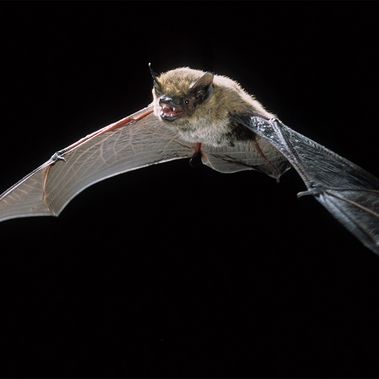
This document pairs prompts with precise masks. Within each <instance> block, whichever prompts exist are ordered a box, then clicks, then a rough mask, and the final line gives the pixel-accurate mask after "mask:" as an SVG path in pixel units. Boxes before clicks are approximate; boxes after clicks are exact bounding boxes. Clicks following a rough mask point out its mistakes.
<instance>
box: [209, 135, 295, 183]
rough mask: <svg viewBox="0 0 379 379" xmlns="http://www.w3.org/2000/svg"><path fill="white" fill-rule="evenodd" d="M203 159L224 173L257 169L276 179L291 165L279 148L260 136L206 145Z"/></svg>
mask: <svg viewBox="0 0 379 379" xmlns="http://www.w3.org/2000/svg"><path fill="white" fill-rule="evenodd" d="M202 161H203V163H204V164H205V165H207V166H208V167H210V168H212V169H214V170H216V171H219V172H222V173H234V172H238V171H244V170H257V171H260V172H263V173H264V174H266V175H268V176H271V177H272V178H274V179H276V180H279V178H280V177H281V176H282V175H283V174H284V173H285V172H286V171H287V170H288V169H289V168H290V167H291V166H290V165H289V164H288V161H287V159H285V158H284V157H283V155H282V154H280V153H279V152H278V150H277V149H275V148H273V146H272V145H271V144H269V143H268V142H267V141H266V140H265V139H263V138H260V137H257V138H255V139H252V140H245V141H237V142H235V143H233V145H231V146H229V145H223V146H210V145H204V146H203V147H202Z"/></svg>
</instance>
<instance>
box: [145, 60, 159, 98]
mask: <svg viewBox="0 0 379 379" xmlns="http://www.w3.org/2000/svg"><path fill="white" fill-rule="evenodd" d="M148 66H149V70H150V74H151V77H152V78H153V82H154V87H155V89H157V90H158V91H161V90H162V86H161V83H159V80H158V74H157V73H156V72H155V71H154V70H153V69H152V68H151V63H150V62H149V64H148Z"/></svg>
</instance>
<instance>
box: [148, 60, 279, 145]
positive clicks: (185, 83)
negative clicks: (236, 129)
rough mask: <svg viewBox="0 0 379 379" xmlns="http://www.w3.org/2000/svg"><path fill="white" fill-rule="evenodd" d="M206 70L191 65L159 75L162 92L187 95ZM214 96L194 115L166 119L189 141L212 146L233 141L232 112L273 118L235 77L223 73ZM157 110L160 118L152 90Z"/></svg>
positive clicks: (155, 96)
mask: <svg viewBox="0 0 379 379" xmlns="http://www.w3.org/2000/svg"><path fill="white" fill-rule="evenodd" d="M204 74H205V72H204V71H200V70H193V69H191V68H188V67H182V68H177V69H174V70H171V71H168V72H165V73H163V74H161V75H160V76H159V77H158V81H159V83H160V86H161V89H162V92H163V94H164V95H166V96H170V97H186V96H187V95H188V93H189V92H190V88H191V85H193V84H194V83H195V82H196V81H197V80H198V79H199V78H200V77H202V76H203V75H204ZM212 86H213V91H212V94H211V96H210V97H209V98H208V99H207V100H206V101H205V102H204V103H202V104H200V105H199V106H198V107H197V108H196V111H195V112H194V113H193V114H192V115H187V116H185V117H182V118H179V119H177V120H175V121H174V122H165V121H163V122H165V124H167V126H168V127H170V128H174V129H176V130H178V131H179V133H180V134H181V136H182V138H183V139H185V140H187V141H189V142H202V143H207V144H210V145H213V146H218V145H224V144H230V141H228V138H230V135H231V128H232V127H233V125H231V124H230V122H229V118H230V115H232V114H241V113H246V112H253V113H256V114H259V115H262V116H265V117H268V118H271V117H274V115H273V114H271V113H269V112H267V111H266V110H265V109H264V107H263V106H262V104H260V103H259V102H258V101H257V100H256V99H255V98H254V97H253V96H251V95H249V94H248V93H247V92H245V91H244V90H243V89H242V87H241V86H240V85H239V84H238V83H237V82H235V81H234V80H232V79H230V78H228V77H225V76H220V75H215V76H214V79H213V84H212ZM153 97H154V102H153V104H154V109H155V114H156V116H158V117H159V110H160V106H159V97H158V96H157V95H156V94H155V91H154V90H153Z"/></svg>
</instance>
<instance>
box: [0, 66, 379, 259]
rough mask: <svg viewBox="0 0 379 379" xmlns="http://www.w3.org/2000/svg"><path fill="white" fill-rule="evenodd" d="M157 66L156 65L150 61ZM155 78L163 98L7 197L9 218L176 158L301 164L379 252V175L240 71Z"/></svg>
mask: <svg viewBox="0 0 379 379" xmlns="http://www.w3.org/2000/svg"><path fill="white" fill-rule="evenodd" d="M149 67H150V66H149ZM150 71H151V74H152V77H153V84H154V85H153V90H152V94H153V101H152V103H151V104H150V105H148V106H147V107H146V108H143V109H142V110H140V111H138V112H136V113H134V114H132V115H130V116H127V117H125V118H123V119H121V120H119V121H117V122H115V123H113V124H110V125H108V126H106V127H104V128H102V129H100V130H97V131H95V132H94V133H92V134H89V135H87V136H86V137H84V138H82V139H80V140H79V141H77V142H75V143H73V144H72V145H70V146H68V147H66V148H64V149H62V150H60V151H58V152H56V153H55V154H54V155H53V156H52V157H51V158H50V159H49V160H48V161H47V162H45V163H44V164H42V165H41V166H40V167H38V168H37V169H35V170H34V171H32V172H31V173H30V174H29V175H27V176H26V177H24V178H23V179H21V180H20V181H19V182H18V183H16V184H15V185H14V186H12V187H11V188H9V189H8V190H7V191H5V192H4V193H3V194H2V195H1V196H0V221H4V220H8V219H12V218H17V217H28V216H48V215H53V216H58V215H59V214H60V213H61V211H62V210H63V209H64V208H65V206H66V205H67V204H68V203H69V201H70V200H71V199H72V198H73V197H75V196H76V195H77V194H78V193H79V192H81V191H83V190H84V189H85V188H87V187H89V186H90V185H92V184H94V183H96V182H99V181H101V180H104V179H106V178H109V177H112V176H115V175H118V174H121V173H124V172H128V171H131V170H136V169H139V168H143V167H146V166H150V165H153V164H158V163H163V162H168V161H172V160H175V159H183V158H187V159H190V162H192V163H195V162H198V161H199V162H200V161H201V162H202V163H203V164H205V165H207V166H209V167H210V168H212V169H214V170H216V171H219V172H222V173H234V172H238V171H243V170H258V171H261V172H263V173H265V174H267V175H269V176H271V177H272V178H274V179H277V180H278V179H279V178H280V176H281V175H282V174H283V173H285V172H286V171H287V170H288V169H289V168H291V166H292V167H293V168H294V169H295V170H296V171H297V172H298V174H299V175H300V177H301V178H302V179H303V181H304V183H305V185H306V187H307V190H306V191H303V192H300V193H299V194H298V196H304V195H312V196H314V197H315V198H316V199H317V200H318V201H319V202H320V203H321V204H322V205H323V206H324V207H325V208H326V209H327V210H328V211H329V212H330V213H331V214H332V215H333V216H334V217H335V218H336V219H337V220H339V221H340V222H341V223H342V224H343V225H344V226H345V227H346V228H347V229H348V230H349V231H350V232H351V233H352V234H353V235H355V237H357V238H358V239H359V240H360V241H361V242H362V243H363V244H364V245H365V246H366V247H368V248H369V249H371V250H372V251H373V252H375V253H377V254H379V180H378V179H377V178H376V177H374V176H373V175H371V174H370V173H368V172H367V171H365V170H364V169H362V168H360V167H359V166H357V165H355V164H354V163H352V162H350V161H348V160H347V159H345V158H342V157H341V156H339V155H337V154H336V153H334V152H333V151H330V150H328V149H327V148H325V147H324V146H321V145H320V144H318V143H316V142H314V141H312V140H311V139H309V138H307V137H305V136H303V135H301V134H300V133H298V132H296V131H294V130H292V129H291V128H289V127H288V126H286V125H284V124H283V122H281V121H280V120H279V119H278V118H277V117H276V116H275V115H274V114H272V113H270V112H268V111H267V110H266V109H265V108H264V107H263V106H262V104H261V103H260V102H259V101H258V100H256V99H255V98H254V97H253V96H251V95H249V94H248V93H247V92H246V91H245V90H244V89H243V88H242V87H241V86H240V85H239V84H238V83H237V82H235V81H233V80H232V79H230V78H228V77H225V76H220V75H214V74H212V73H210V72H204V71H200V70H194V69H190V68H188V67H184V68H177V69H174V70H170V71H168V72H165V73H162V74H160V75H157V74H155V73H154V72H153V71H152V70H151V68H150Z"/></svg>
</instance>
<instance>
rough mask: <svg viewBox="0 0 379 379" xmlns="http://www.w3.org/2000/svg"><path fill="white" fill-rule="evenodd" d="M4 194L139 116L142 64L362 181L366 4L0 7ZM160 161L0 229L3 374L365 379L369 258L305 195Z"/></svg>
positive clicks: (371, 93)
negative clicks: (188, 72) (220, 80)
mask: <svg viewBox="0 0 379 379" xmlns="http://www.w3.org/2000/svg"><path fill="white" fill-rule="evenodd" d="M0 25H1V26H0V33H1V34H0V47H1V72H0V74H1V86H0V93H1V103H0V110H1V126H0V130H1V137H0V138H1V149H0V170H1V176H0V186H1V188H2V189H3V190H5V189H6V188H7V187H9V186H10V185H12V184H13V183H14V182H16V181H17V180H18V179H20V178H21V177H22V176H24V175H25V174H27V173H28V172H29V171H31V170H32V169H34V168H35V167H37V166H38V165H39V164H41V163H42V162H44V161H46V160H47V159H48V158H49V157H50V156H51V155H52V153H53V152H54V151H56V150H58V149H60V148H63V147H64V146H67V145H69V144H70V143H72V142H74V141H76V140H77V139H79V138H81V137H82V136H84V135H86V134H88V133H89V132H91V131H93V130H96V129H98V128H100V127H102V126H104V125H106V124H108V123H110V122H113V121H116V120H118V119H120V118H121V117H124V116H125V115H127V114H130V113H133V112H134V111H136V110H138V109H140V108H142V107H144V106H145V105H146V104H147V103H149V102H150V100H151V92H150V91H151V78H150V77H149V73H148V69H147V62H149V61H151V62H153V66H154V67H155V70H156V71H159V72H161V71H166V70H169V69H172V68H175V67H178V66H187V65H188V66H191V67H193V68H199V69H204V70H211V71H213V72H215V73H219V74H224V75H228V76H230V77H232V78H233V79H235V80H238V81H239V82H240V83H241V84H242V85H243V87H245V88H246V90H248V91H249V92H251V93H254V94H255V95H256V96H257V98H258V99H259V100H261V101H262V102H263V104H265V105H266V107H267V108H268V109H269V110H271V111H273V112H275V113H276V114H278V115H279V117H280V118H281V119H282V120H283V121H284V122H285V123H286V124H287V125H289V126H291V127H293V128H294V129H296V130H297V131H299V132H301V133H303V134H305V135H306V136H308V137H310V138H313V139H314V140H316V141H318V142H319V143H321V144H323V145H326V146H327V147H329V148H331V149H332V150H334V151H336V152H338V153H339V154H341V155H342V156H345V157H347V158H348V159H350V160H352V161H353V162H355V163H357V164H359V165H361V166H363V167H365V168H366V169H367V170H369V171H371V172H372V173H374V174H376V175H378V174H379V170H378V166H377V162H378V161H377V159H378V149H377V139H378V136H379V132H378V125H379V115H378V112H377V109H378V106H377V104H378V99H379V96H378V90H377V88H378V84H379V69H378V67H379V48H378V44H377V35H378V32H379V4H376V3H374V2H371V3H364V2H359V3H351V2H346V3H344V2H336V3H314V2H312V3H308V2H304V3H301V2H296V3H286V2H280V3H275V2H267V3H247V2H244V3H234V2H233V3H231V2H230V3H229V2H220V3H218V2H210V3H200V2H192V3H161V2H155V3H144V2H140V3H121V2H119V3H108V4H105V3H101V2H84V3H47V2H46V3H1V5H0ZM303 189H304V185H303V184H302V182H301V180H300V179H299V178H298V177H297V175H296V173H294V172H290V173H288V174H286V175H285V176H284V177H283V178H282V181H281V183H280V184H277V183H275V181H273V180H272V179H270V178H267V177H265V176H264V175H262V174H259V173H252V172H243V173H238V174H233V175H221V174H218V173H216V172H213V171H211V170H210V169H208V168H206V167H200V168H197V169H193V168H191V167H189V165H188V162H186V161H177V162H172V163H168V164H165V165H160V166H156V167H150V168H146V169H143V170H138V171H135V172H131V173H129V174H126V175H120V176H118V177H115V178H112V179H109V180H107V181H104V182H102V183H99V184H97V185H96V186H93V187H91V188H90V189H88V190H86V191H84V192H83V193H81V194H80V195H79V196H78V197H77V198H75V199H74V200H73V201H72V203H70V205H69V206H68V207H67V208H66V209H65V210H64V212H63V213H62V215H61V216H60V217H59V218H57V219H55V218H35V219H20V220H12V221H8V222H6V223H3V224H1V225H0V238H1V254H0V270H1V272H0V277H1V279H2V285H1V296H0V299H1V316H2V318H3V320H2V322H1V329H0V334H1V336H0V343H1V345H3V347H4V348H5V349H6V353H5V354H3V355H2V356H1V358H0V359H1V360H3V362H2V363H1V364H0V371H1V374H3V375H28V376H32V375H53V376H58V375H65V376H71V375H75V376H83V375H96V376H103V375H110V376H113V375H117V376H173V375H178V376H186V375H191V376H215V375H226V376H229V375H236V376H256V375H258V376H262V375H264V376H266V375H269V376H276V375H281V376H285V375H308V376H309V375H329V376H334V375H344V376H347V375H363V376H366V375H371V376H376V375H378V374H379V371H378V354H379V347H378V340H379V339H378V337H379V329H378V319H379V305H378V304H379V259H378V257H377V256H376V255H375V254H373V253H372V252H370V251H369V250H367V249H366V248H364V247H363V246H362V245H361V244H360V243H359V242H358V241H357V240H356V239H355V238H354V237H352V236H351V235H350V234H349V233H348V232H347V231H346V230H345V229H344V228H343V227H342V226H341V225H340V224H339V223H338V222H337V221H335V220H334V219H333V218H332V217H331V216H330V215H329V214H328V213H327V211H326V210H324V209H323V208H322V207H321V206H320V205H319V204H318V203H317V202H316V201H315V200H313V199H311V198H302V199H300V200H298V199H297V198H296V193H297V192H299V191H301V190H303Z"/></svg>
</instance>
